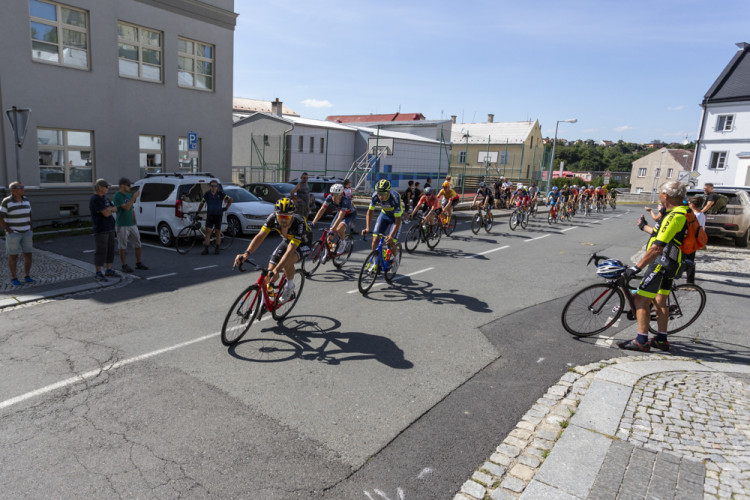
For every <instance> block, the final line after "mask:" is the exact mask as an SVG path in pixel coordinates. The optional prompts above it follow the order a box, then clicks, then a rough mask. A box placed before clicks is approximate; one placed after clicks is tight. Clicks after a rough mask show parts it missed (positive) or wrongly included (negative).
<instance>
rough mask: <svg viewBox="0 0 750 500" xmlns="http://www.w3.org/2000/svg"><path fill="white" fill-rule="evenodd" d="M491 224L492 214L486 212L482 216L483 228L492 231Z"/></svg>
mask: <svg viewBox="0 0 750 500" xmlns="http://www.w3.org/2000/svg"><path fill="white" fill-rule="evenodd" d="M492 224H493V219H492V214H490V213H488V214H487V215H485V216H484V230H485V231H486V232H488V233H489V232H490V231H492Z"/></svg>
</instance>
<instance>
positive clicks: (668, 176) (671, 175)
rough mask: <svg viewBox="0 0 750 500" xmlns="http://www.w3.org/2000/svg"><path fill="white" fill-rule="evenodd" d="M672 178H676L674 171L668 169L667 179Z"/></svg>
mask: <svg viewBox="0 0 750 500" xmlns="http://www.w3.org/2000/svg"><path fill="white" fill-rule="evenodd" d="M672 177H674V169H673V168H668V169H667V179H671V178H672Z"/></svg>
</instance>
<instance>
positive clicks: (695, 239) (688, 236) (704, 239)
mask: <svg viewBox="0 0 750 500" xmlns="http://www.w3.org/2000/svg"><path fill="white" fill-rule="evenodd" d="M724 198H726V196H725V197H724ZM685 219H687V220H686V222H685V225H686V226H687V231H685V239H684V240H682V245H680V250H681V251H682V253H683V255H690V254H692V253H695V252H696V251H697V250H700V249H701V248H703V247H705V246H706V244H707V243H708V235H707V234H706V230H705V229H703V226H701V224H700V222H698V218H697V217H696V216H695V214H694V213H693V212H692V211H691V212H688V213H686V214H685Z"/></svg>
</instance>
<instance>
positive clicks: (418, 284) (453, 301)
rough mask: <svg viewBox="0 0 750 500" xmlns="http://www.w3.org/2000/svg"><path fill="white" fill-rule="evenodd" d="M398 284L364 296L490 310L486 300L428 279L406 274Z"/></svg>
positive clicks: (476, 310)
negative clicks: (434, 283)
mask: <svg viewBox="0 0 750 500" xmlns="http://www.w3.org/2000/svg"><path fill="white" fill-rule="evenodd" d="M394 282H396V280H394ZM398 284H399V286H398V287H390V288H379V289H372V290H370V292H369V293H368V294H367V295H366V296H365V298H367V299H371V300H374V301H376V302H404V301H411V300H423V301H427V302H430V303H431V304H434V305H459V306H464V307H465V308H466V309H468V310H470V311H472V312H478V313H491V312H492V309H490V308H489V304H487V303H486V302H484V301H482V300H479V299H477V298H476V297H472V296H471V295H464V294H461V293H458V290H457V289H450V290H441V289H439V288H437V287H435V286H434V285H433V284H432V283H430V282H428V281H423V280H413V279H411V278H410V277H407V276H404V277H403V278H401V279H399V280H398Z"/></svg>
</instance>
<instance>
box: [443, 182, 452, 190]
mask: <svg viewBox="0 0 750 500" xmlns="http://www.w3.org/2000/svg"><path fill="white" fill-rule="evenodd" d="M443 187H444V188H445V189H448V188H449V187H451V183H450V182H448V181H445V182H444V183H443Z"/></svg>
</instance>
